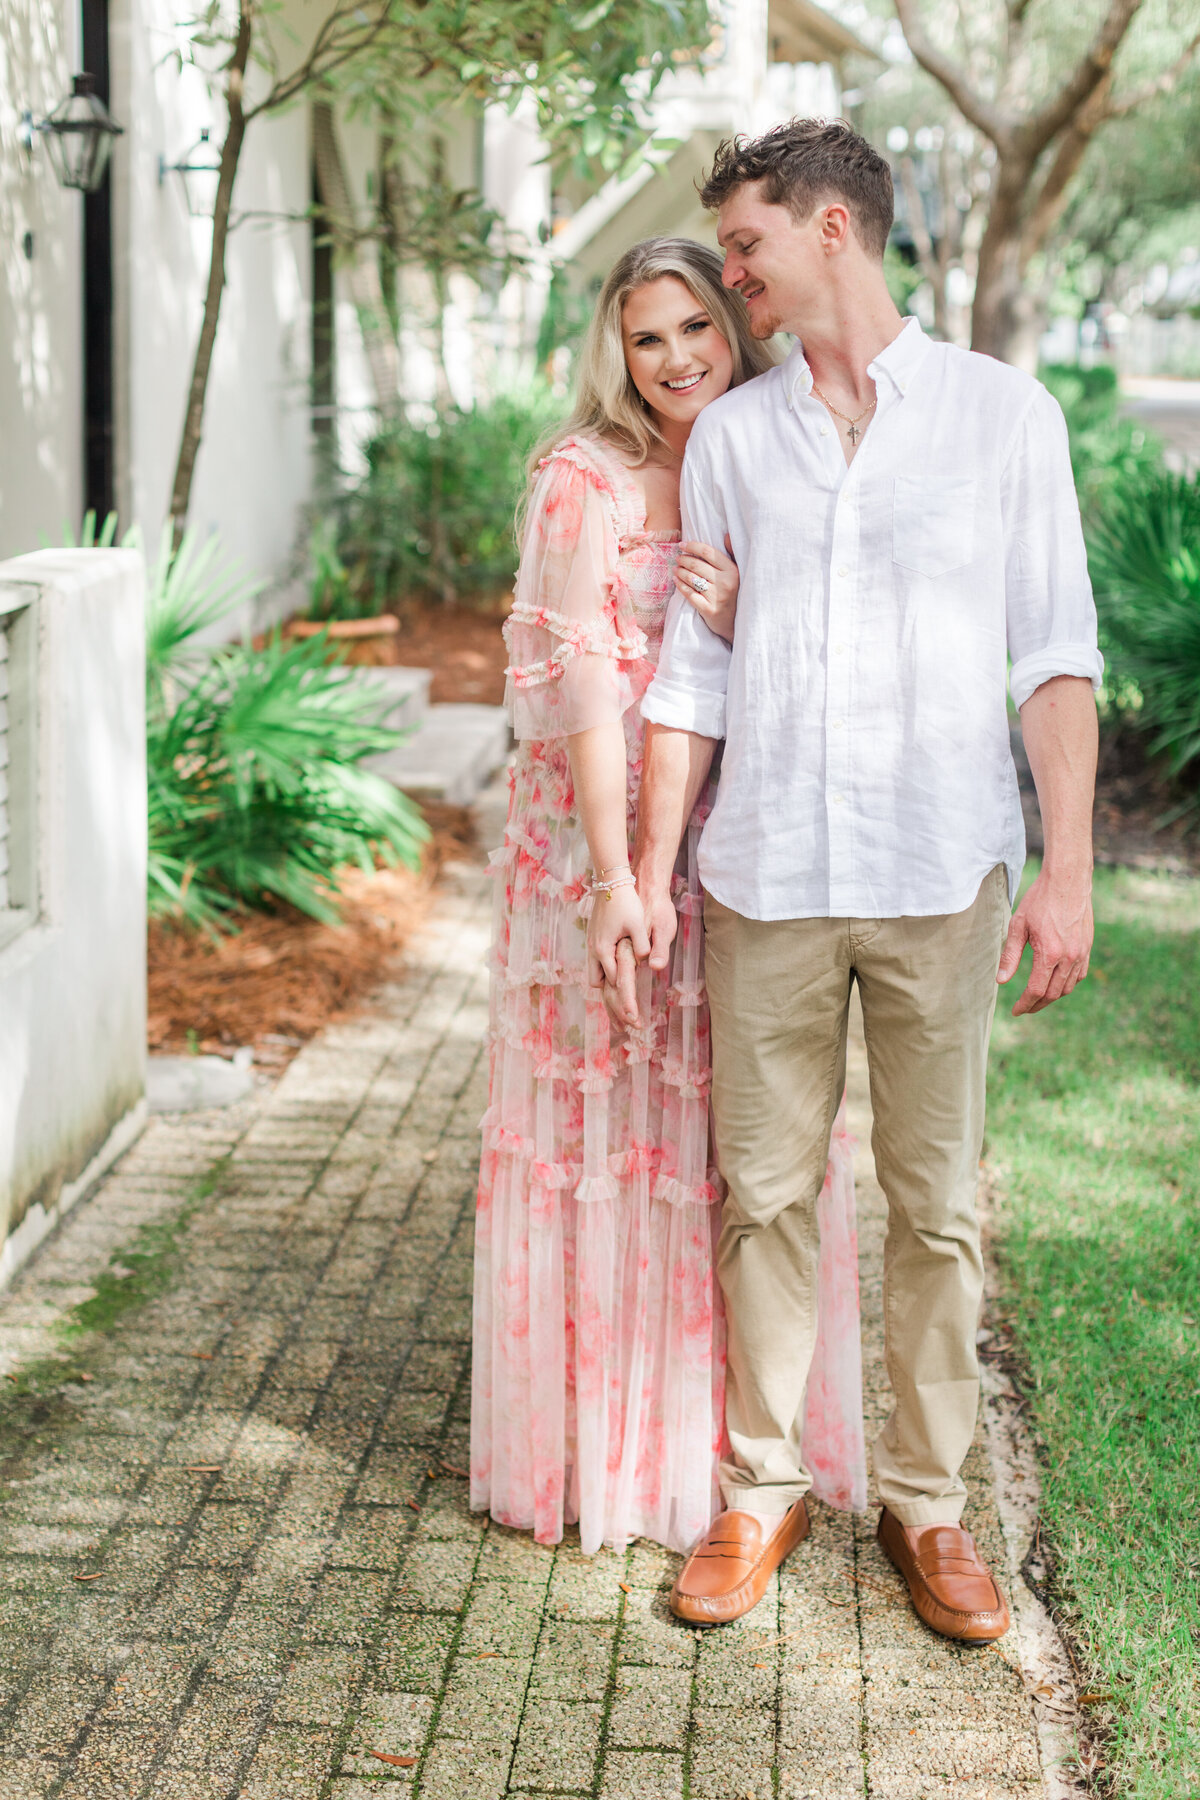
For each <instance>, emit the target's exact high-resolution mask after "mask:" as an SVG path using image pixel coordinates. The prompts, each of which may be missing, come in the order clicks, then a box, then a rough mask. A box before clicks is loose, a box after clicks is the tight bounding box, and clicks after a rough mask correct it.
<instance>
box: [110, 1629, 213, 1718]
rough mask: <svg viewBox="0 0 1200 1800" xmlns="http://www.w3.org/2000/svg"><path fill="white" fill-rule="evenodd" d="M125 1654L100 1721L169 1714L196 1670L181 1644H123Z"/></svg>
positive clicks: (160, 1716) (193, 1662)
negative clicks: (165, 1645)
mask: <svg viewBox="0 0 1200 1800" xmlns="http://www.w3.org/2000/svg"><path fill="white" fill-rule="evenodd" d="M122 1648H123V1651H124V1655H123V1656H122V1658H121V1660H120V1662H119V1664H116V1665H115V1668H116V1672H115V1674H114V1676H113V1679H112V1681H111V1683H110V1684H109V1685H108V1690H107V1693H106V1695H105V1698H104V1703H103V1706H102V1708H101V1710H100V1712H99V1715H98V1717H99V1722H100V1723H101V1724H103V1725H111V1726H126V1725H132V1724H134V1723H135V1722H137V1721H140V1720H145V1719H149V1720H152V1721H161V1720H162V1719H165V1718H168V1717H170V1715H171V1714H172V1713H174V1712H175V1711H176V1709H177V1708H178V1706H179V1705H180V1704H181V1702H182V1700H183V1698H184V1695H185V1694H186V1692H187V1690H188V1686H189V1684H190V1682H191V1681H192V1678H193V1675H194V1673H195V1670H196V1663H195V1661H194V1659H193V1657H192V1655H191V1654H190V1651H189V1650H188V1649H187V1648H185V1647H184V1646H182V1645H181V1646H171V1647H168V1648H164V1647H163V1646H162V1645H159V1644H145V1643H134V1644H131V1645H126V1646H123V1647H122Z"/></svg>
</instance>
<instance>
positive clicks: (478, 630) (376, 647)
mask: <svg viewBox="0 0 1200 1800" xmlns="http://www.w3.org/2000/svg"><path fill="white" fill-rule="evenodd" d="M510 599H511V596H510V595H508V594H498V595H492V596H488V597H487V598H485V599H481V600H479V601H477V602H476V603H475V604H474V605H471V606H439V605H438V604H436V603H435V602H431V601H424V602H417V601H412V602H410V603H408V604H407V605H405V606H404V607H402V608H398V609H397V612H396V614H395V615H392V614H389V613H385V614H384V615H383V620H384V626H385V628H384V629H383V630H377V631H375V632H373V631H372V629H371V627H372V625H373V624H375V623H376V622H375V621H373V620H370V619H356V620H354V621H353V623H352V625H351V627H350V630H351V631H352V633H353V635H352V636H350V637H347V638H341V639H340V641H338V644H337V651H338V654H339V655H340V656H341V657H342V658H343V659H344V660H345V661H346V662H351V663H368V664H384V665H387V666H392V667H395V666H397V665H399V666H400V667H402V668H406V669H432V671H433V685H432V687H431V689H430V695H429V697H430V699H431V700H432V701H433V702H434V704H435V705H438V706H440V705H441V704H442V703H443V702H453V701H459V700H470V701H473V702H475V703H476V704H477V705H480V706H500V705H502V703H503V701H504V666H505V664H506V663H507V661H508V654H507V652H506V650H505V648H504V639H503V638H502V637H501V635H500V627H501V626H502V624H503V623H504V619H505V617H506V615H507V613H508V608H509V603H510ZM397 623H398V624H399V629H398V630H397V629H396V625H397ZM313 629H314V627H313V624H312V622H311V621H309V620H307V619H296V620H289V621H288V623H287V624H286V625H285V626H284V627H283V630H284V634H285V635H286V636H290V635H292V634H295V635H302V634H307V633H309V632H311V631H312V630H313ZM333 636H334V637H335V639H336V638H338V632H337V628H336V627H334V628H333ZM266 637H267V634H266V633H265V632H264V633H262V634H261V635H260V637H259V638H257V639H256V640H255V642H256V643H258V644H262V643H265V642H266Z"/></svg>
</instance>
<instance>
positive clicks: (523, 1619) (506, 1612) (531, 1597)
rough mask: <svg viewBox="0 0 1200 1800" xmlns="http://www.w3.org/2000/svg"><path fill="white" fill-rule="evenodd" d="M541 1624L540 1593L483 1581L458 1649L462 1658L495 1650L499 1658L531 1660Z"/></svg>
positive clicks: (474, 1596)
mask: <svg viewBox="0 0 1200 1800" xmlns="http://www.w3.org/2000/svg"><path fill="white" fill-rule="evenodd" d="M541 1624H542V1595H541V1593H540V1591H539V1590H538V1589H536V1588H527V1587H516V1586H513V1585H511V1584H510V1583H508V1582H503V1581H481V1582H479V1583H477V1585H476V1586H475V1588H474V1589H473V1590H472V1593H471V1598H470V1603H469V1605H468V1608H467V1616H466V1619H465V1620H464V1622H463V1628H462V1637H461V1638H460V1640H459V1649H460V1652H461V1653H462V1654H463V1655H467V1654H468V1653H470V1652H475V1653H476V1654H478V1653H480V1652H482V1651H484V1650H494V1651H496V1652H497V1654H499V1655H500V1656H515V1657H532V1656H533V1653H534V1650H535V1648H536V1646H537V1640H538V1633H539V1631H540V1630H541Z"/></svg>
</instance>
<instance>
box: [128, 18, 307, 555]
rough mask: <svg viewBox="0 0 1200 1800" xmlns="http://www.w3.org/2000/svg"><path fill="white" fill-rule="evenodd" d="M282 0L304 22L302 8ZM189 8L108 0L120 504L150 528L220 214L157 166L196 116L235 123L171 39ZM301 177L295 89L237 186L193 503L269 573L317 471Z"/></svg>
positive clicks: (176, 150)
mask: <svg viewBox="0 0 1200 1800" xmlns="http://www.w3.org/2000/svg"><path fill="white" fill-rule="evenodd" d="M290 10H292V11H294V12H295V13H296V15H297V17H296V21H295V23H296V24H297V28H298V29H300V30H303V24H304V14H305V10H306V9H305V8H304V7H303V5H297V6H295V7H293V8H292V9H290ZM307 10H308V11H311V10H312V9H311V8H309V9H307ZM181 16H182V15H181V14H180V11H179V8H178V7H177V6H175V5H173V4H172V0H114V5H113V9H112V19H111V26H110V37H111V50H112V65H113V68H112V109H113V112H114V114H115V115H116V116H117V117H119V118H120V119H121V121H122V123H123V124H124V125H125V126H126V136H125V138H123V139H122V140H121V142H120V144H119V146H118V151H119V154H118V157H117V159H116V164H115V171H114V193H113V240H114V255H115V269H114V275H115V281H116V289H117V318H116V364H117V370H116V388H117V393H118V396H119V407H120V410H119V412H118V418H117V433H116V435H117V488H118V505H119V510H120V512H121V515H122V519H123V520H126V521H130V522H136V523H138V524H139V525H140V526H141V527H142V530H143V531H144V532H145V533H146V535H147V538H148V540H149V541H150V542H152V543H153V542H156V541H157V535H158V532H159V531H160V529H161V527H162V523H163V520H164V519H165V517H166V512H167V506H168V504H169V500H170V490H171V483H172V479H173V476H174V472H175V459H176V455H177V452H178V446H179V433H180V429H181V426H182V421H183V411H184V404H185V399H186V394H187V389H188V383H189V381H190V379H191V371H192V362H193V359H194V356H195V349H196V341H197V338H198V336H199V331H200V323H201V317H202V313H203V304H204V290H205V284H206V282H207V278H208V265H209V257H210V252H211V247H212V227H211V224H210V223H209V222H208V221H207V220H205V219H193V218H191V217H190V215H189V214H188V211H187V204H186V197H185V193H184V188H183V184H182V182H181V181H180V179H179V177H178V176H177V175H175V174H172V173H169V172H168V174H167V176H166V179H165V180H164V181H163V182H161V183H160V182H159V178H158V161H159V157H160V155H161V156H163V157H164V158H165V160H166V161H167V163H174V162H178V161H181V160H183V159H184V157H185V155H186V153H187V152H188V151H190V150H191V149H192V147H193V146H194V144H195V142H196V140H197V138H198V137H199V135H200V130H201V128H202V127H204V126H207V127H208V128H209V129H210V130H211V132H212V136H213V140H214V142H216V143H217V144H219V142H220V140H221V138H222V136H223V135H224V130H225V125H226V119H225V109H224V105H223V102H222V101H221V99H220V97H219V95H218V94H216V93H213V92H210V90H209V84H208V81H207V79H206V77H205V75H204V73H203V72H202V71H201V70H200V69H199V68H196V67H191V66H187V65H186V64H185V66H184V67H183V68H182V69H180V68H179V67H178V66H177V63H176V62H175V61H174V60H172V58H171V56H170V54H169V53H170V51H171V49H172V48H173V47H179V46H181V45H182V44H183V42H184V40H185V34H184V33H183V32H182V30H181V28H180V27H179V26H178V24H177V23H176V21H177V20H178V19H179V18H180V17H181ZM252 79H253V81H254V82H255V83H257V84H259V85H261V82H262V80H263V77H262V75H261V73H258V74H255V75H254V76H253V78H252ZM309 180H310V177H309V146H308V120H307V114H306V111H305V108H304V107H303V105H300V106H296V107H293V108H291V109H290V110H288V111H285V112H283V113H281V114H269V115H266V116H264V117H263V118H260V119H258V120H255V121H254V122H253V123H252V124H251V125H250V126H249V128H248V130H247V134H246V140H245V144H244V147H243V151H242V158H241V163H240V166H239V171H238V179H237V185H236V187H235V190H234V200H233V213H234V218H235V220H236V221H237V223H236V225H235V229H234V230H233V232H232V233H231V236H230V239H229V248H228V255H227V263H226V267H227V276H228V284H227V286H226V289H225V293H224V296H223V299H222V305H221V319H220V327H219V331H218V335H217V343H216V350H215V354H214V358H213V366H212V372H211V375H210V378H209V389H208V397H207V403H206V407H205V418H204V434H203V438H202V440H201V448H200V455H199V459H198V462H197V467H196V475H195V484H194V487H193V492H192V506H191V513H190V523H191V524H193V525H194V526H195V527H196V528H197V530H199V531H200V532H201V533H204V534H207V533H208V532H210V531H219V532H220V534H221V540H222V543H223V545H224V547H225V549H226V550H227V551H228V552H229V554H230V555H231V556H233V557H236V558H239V559H240V560H242V561H243V562H244V563H245V565H246V566H247V568H248V569H249V570H250V571H252V572H253V573H255V574H256V575H260V576H267V577H269V578H271V579H272V581H273V582H274V583H276V584H278V583H279V582H281V581H286V579H287V576H288V573H289V569H290V565H291V562H292V557H293V552H294V549H295V546H296V543H297V539H298V536H299V535H301V533H302V526H303V517H304V509H305V506H306V504H307V501H308V495H309V484H310V470H311V443H310V426H309V376H310V366H311V355H310V296H311V232H310V227H309V224H308V221H307V218H306V217H305V215H306V213H307V209H308V205H309Z"/></svg>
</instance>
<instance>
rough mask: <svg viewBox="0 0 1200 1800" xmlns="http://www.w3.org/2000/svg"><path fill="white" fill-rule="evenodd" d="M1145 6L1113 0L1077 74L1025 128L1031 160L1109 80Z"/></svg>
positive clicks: (1137, 1)
mask: <svg viewBox="0 0 1200 1800" xmlns="http://www.w3.org/2000/svg"><path fill="white" fill-rule="evenodd" d="M1141 6H1142V0H1110V5H1109V9H1108V13H1107V15H1106V17H1105V19H1104V21H1103V23H1102V24H1101V26H1100V29H1099V31H1098V32H1097V33H1096V35H1095V37H1094V38H1093V40H1092V42H1091V44H1090V45H1089V47H1088V49H1087V50H1086V51H1085V52H1084V55H1083V56H1082V57H1081V58H1080V60H1079V62H1078V63H1077V64H1076V66H1075V69H1074V72H1073V73H1072V74H1071V75H1070V76H1069V77H1068V79H1067V80H1066V82H1064V84H1063V86H1062V87H1061V88H1060V89H1059V91H1058V93H1057V94H1055V96H1054V97H1053V99H1051V100H1048V101H1047V102H1046V104H1045V106H1043V107H1042V109H1041V111H1040V112H1036V113H1034V114H1033V116H1032V118H1030V119H1029V120H1028V122H1027V123H1026V124H1025V125H1023V126H1022V128H1021V134H1020V135H1021V138H1022V140H1023V147H1024V148H1025V149H1026V150H1027V152H1028V154H1029V156H1030V157H1031V158H1033V157H1037V156H1040V155H1041V153H1042V151H1043V150H1044V149H1045V148H1046V145H1047V144H1049V143H1050V142H1051V141H1052V139H1054V138H1056V137H1057V136H1058V134H1059V132H1060V131H1061V130H1062V129H1063V127H1064V126H1066V125H1069V124H1070V123H1071V121H1072V119H1074V117H1075V115H1076V114H1077V113H1078V112H1079V110H1080V108H1081V107H1083V106H1085V105H1086V104H1087V102H1088V100H1089V99H1090V98H1091V96H1092V95H1093V94H1094V93H1095V91H1096V89H1097V88H1098V87H1099V86H1100V83H1101V82H1102V81H1104V80H1106V79H1107V77H1108V76H1109V74H1110V72H1111V69H1112V62H1113V57H1114V56H1115V55H1116V53H1117V51H1118V49H1119V48H1120V45H1121V42H1122V40H1123V39H1124V37H1125V34H1126V32H1127V31H1128V30H1129V27H1130V26H1131V25H1132V24H1133V21H1134V17H1135V15H1136V14H1137V13H1138V11H1139V10H1140V8H1141Z"/></svg>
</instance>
